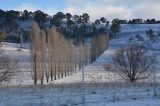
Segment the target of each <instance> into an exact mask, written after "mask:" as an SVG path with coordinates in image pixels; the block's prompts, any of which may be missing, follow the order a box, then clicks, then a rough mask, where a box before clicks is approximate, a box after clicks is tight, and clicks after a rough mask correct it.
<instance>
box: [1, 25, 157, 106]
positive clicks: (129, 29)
mask: <svg viewBox="0 0 160 106" xmlns="http://www.w3.org/2000/svg"><path fill="white" fill-rule="evenodd" d="M148 29H153V30H155V31H157V34H158V33H159V31H160V25H159V24H157V25H122V28H121V32H120V34H119V37H118V38H115V39H112V40H110V42H109V47H108V49H107V50H106V51H105V52H104V53H103V54H102V55H101V56H100V57H99V58H98V59H97V60H96V62H95V63H93V64H91V65H88V66H86V67H85V68H84V75H85V77H84V80H85V83H86V86H85V87H84V91H83V89H81V88H82V87H83V86H82V85H81V82H82V70H81V71H79V72H78V73H76V74H74V75H71V76H69V77H65V78H62V79H59V80H55V81H53V82H51V84H50V85H48V86H42V87H41V86H26V85H32V84H33V80H32V78H31V73H30V72H31V68H30V67H31V66H30V63H29V62H28V61H30V50H29V49H28V48H29V45H28V44H24V48H23V49H21V51H19V50H18V48H19V47H20V44H14V43H3V47H2V49H3V50H4V51H5V53H6V55H8V56H10V57H11V58H16V59H18V60H19V61H20V64H19V66H20V71H21V74H19V75H17V76H15V78H14V79H13V80H11V81H10V82H8V83H5V85H21V86H22V85H25V86H24V87H11V86H9V87H2V88H0V96H1V99H0V106H83V105H82V100H83V97H84V99H85V106H128V105H130V106H160V99H159V97H156V98H154V97H153V94H154V92H153V91H154V89H153V79H152V78H153V77H152V76H151V80H145V81H144V82H143V84H140V85H141V86H139V84H138V85H137V86H135V87H133V86H132V85H130V84H126V83H124V82H123V80H122V79H121V78H120V77H119V76H118V75H116V74H114V73H112V72H108V71H105V70H104V68H103V66H104V64H110V63H111V58H112V55H113V53H114V51H115V50H116V49H117V48H119V47H122V46H127V45H128V44H132V43H136V44H137V43H140V44H143V45H144V46H146V47H147V48H148V50H149V51H150V52H151V53H156V54H157V55H158V56H157V60H158V61H160V37H158V38H157V39H156V40H155V41H151V40H149V39H148V38H147V36H146V34H145V32H146V30H148ZM137 34H138V35H140V36H141V37H143V38H144V41H138V40H137V39H136V38H135V35H137ZM130 37H132V38H134V39H133V41H129V39H130ZM158 70H159V68H158V69H157V71H158ZM156 80H157V82H158V81H160V75H159V74H156ZM101 83H102V85H101ZM110 83H112V84H110ZM55 84H61V85H57V86H56V85H55ZM70 84H72V85H70ZM90 84H91V85H90ZM62 85H65V86H62ZM156 90H157V92H158V96H160V92H159V91H160V86H159V84H157V87H156ZM83 94H85V95H83Z"/></svg>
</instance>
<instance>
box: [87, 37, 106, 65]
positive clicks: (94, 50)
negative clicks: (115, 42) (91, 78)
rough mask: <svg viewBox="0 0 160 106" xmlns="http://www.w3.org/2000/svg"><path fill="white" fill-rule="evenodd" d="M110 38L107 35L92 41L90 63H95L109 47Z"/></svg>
mask: <svg viewBox="0 0 160 106" xmlns="http://www.w3.org/2000/svg"><path fill="white" fill-rule="evenodd" d="M108 42H109V36H108V35H107V34H103V35H98V36H94V37H92V39H91V48H90V63H92V62H94V61H95V60H96V59H97V58H98V57H99V56H100V55H101V54H102V53H103V52H104V51H105V50H106V49H107V47H108Z"/></svg>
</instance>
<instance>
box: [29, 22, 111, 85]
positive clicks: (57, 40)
mask: <svg viewBox="0 0 160 106" xmlns="http://www.w3.org/2000/svg"><path fill="white" fill-rule="evenodd" d="M31 41H32V44H31V47H32V50H31V56H32V61H33V64H32V65H33V70H34V71H33V73H34V75H33V76H34V77H33V78H34V84H37V83H38V81H40V82H41V84H43V83H44V79H45V80H46V81H47V83H48V82H49V81H53V80H57V79H60V78H63V77H66V76H69V75H71V74H74V73H76V72H77V71H78V70H80V69H81V68H83V67H84V66H85V65H87V64H88V63H89V61H90V59H92V58H94V60H95V59H96V58H97V57H98V56H100V54H102V53H103V52H104V50H106V48H107V42H108V36H106V35H105V36H103V35H102V36H99V37H98V36H96V37H93V38H92V43H91V46H90V44H89V43H88V42H86V43H84V42H78V44H76V46H75V45H73V41H72V40H71V39H65V37H64V35H63V34H62V33H61V32H60V31H58V29H57V28H55V27H52V28H50V29H48V30H45V31H44V30H40V28H39V26H38V24H37V23H36V22H33V23H32V30H31ZM92 62H93V61H92Z"/></svg>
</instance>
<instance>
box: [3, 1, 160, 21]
mask: <svg viewBox="0 0 160 106" xmlns="http://www.w3.org/2000/svg"><path fill="white" fill-rule="evenodd" d="M159 8H160V0H0V9H3V10H11V9H13V10H18V11H23V10H25V9H26V10H29V11H36V10H42V11H44V12H46V13H48V14H49V15H54V14H55V13H56V12H60V11H61V12H64V13H67V12H69V13H71V14H73V15H75V14H77V15H80V14H83V13H88V14H89V15H90V20H91V21H95V20H96V19H99V18H100V17H105V18H107V19H108V20H112V19H114V18H119V19H133V18H143V19H148V18H149V19H152V18H155V19H160V9H159Z"/></svg>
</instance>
